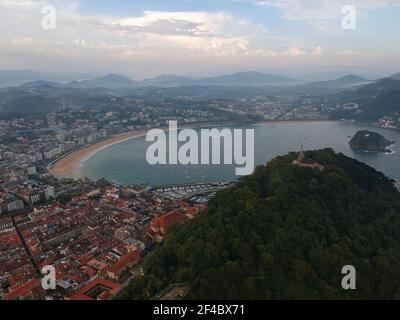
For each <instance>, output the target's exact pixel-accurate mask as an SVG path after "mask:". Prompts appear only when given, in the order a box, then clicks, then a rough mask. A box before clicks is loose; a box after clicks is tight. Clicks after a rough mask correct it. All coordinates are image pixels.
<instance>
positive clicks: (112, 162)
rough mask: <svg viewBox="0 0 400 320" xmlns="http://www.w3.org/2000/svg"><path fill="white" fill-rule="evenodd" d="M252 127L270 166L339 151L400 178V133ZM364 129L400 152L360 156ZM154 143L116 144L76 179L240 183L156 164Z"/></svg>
mask: <svg viewBox="0 0 400 320" xmlns="http://www.w3.org/2000/svg"><path fill="white" fill-rule="evenodd" d="M232 128H233V127H232ZM235 128H243V129H244V127H235ZM252 128H254V129H255V160H256V164H264V163H265V162H266V161H268V160H270V159H272V158H274V157H276V156H278V155H284V154H287V153H288V152H290V151H294V150H299V148H300V146H301V145H302V144H303V145H304V147H305V149H320V148H325V147H331V148H333V149H334V150H335V151H336V152H342V153H344V154H346V155H348V156H350V157H352V158H356V159H358V160H360V161H362V162H365V163H367V164H369V165H370V166H372V167H374V168H376V169H377V170H379V171H382V172H384V173H385V174H386V175H388V176H389V177H392V178H395V179H400V152H397V149H398V146H399V145H400V131H396V130H389V129H380V128H375V127H369V126H366V125H358V124H353V123H344V122H320V123H271V124H263V125H260V126H255V127H252ZM220 129H221V128H220ZM363 129H369V130H373V131H376V132H379V133H380V134H382V135H384V136H385V137H386V138H387V139H388V140H391V141H397V142H398V143H396V145H395V146H394V147H392V148H391V149H392V150H393V151H394V153H392V154H364V153H361V154H360V153H354V152H353V151H352V150H351V149H350V148H349V146H348V141H349V137H351V136H353V135H354V134H355V133H356V132H357V131H358V130H363ZM150 144H151V142H146V140H145V138H144V137H141V138H136V139H132V140H128V141H125V142H122V143H120V144H116V145H112V146H110V147H108V148H106V149H103V150H101V151H99V152H97V153H96V154H94V155H93V156H92V157H90V158H88V159H87V160H86V161H84V162H82V163H81V164H80V165H79V166H77V168H76V169H75V177H89V178H92V179H97V178H100V177H105V178H107V179H109V180H111V181H116V182H118V183H122V184H140V183H147V184H149V185H162V184H175V183H189V182H200V181H215V180H235V179H236V176H235V166H230V165H228V166H227V165H218V166H216V165H188V166H182V165H165V166H164V165H156V166H151V165H149V164H147V162H146V158H145V155H146V150H147V147H148V146H149V145H150Z"/></svg>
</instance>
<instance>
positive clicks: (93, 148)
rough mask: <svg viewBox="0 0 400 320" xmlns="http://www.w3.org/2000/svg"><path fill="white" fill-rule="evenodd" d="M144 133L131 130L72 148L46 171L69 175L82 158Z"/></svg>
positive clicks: (58, 175)
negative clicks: (75, 148) (78, 147)
mask: <svg viewBox="0 0 400 320" xmlns="http://www.w3.org/2000/svg"><path fill="white" fill-rule="evenodd" d="M144 135H146V131H144V130H141V131H132V132H128V133H124V134H122V135H119V136H115V137H112V138H109V139H105V140H102V141H99V142H97V143H94V144H91V145H87V146H84V147H82V148H80V149H77V150H73V151H72V152H70V153H68V154H66V155H64V156H62V157H60V158H58V159H56V160H54V161H53V162H52V163H51V164H50V165H49V166H48V171H49V172H50V173H51V174H52V175H53V176H55V177H57V178H65V177H71V176H72V175H73V171H74V168H75V167H76V166H77V165H78V164H79V163H80V162H82V160H84V159H88V158H89V157H91V156H92V155H94V154H95V153H96V152H99V151H101V150H103V149H105V148H108V147H110V146H112V145H114V144H117V143H121V142H124V141H127V140H130V139H134V138H139V137H142V136H144Z"/></svg>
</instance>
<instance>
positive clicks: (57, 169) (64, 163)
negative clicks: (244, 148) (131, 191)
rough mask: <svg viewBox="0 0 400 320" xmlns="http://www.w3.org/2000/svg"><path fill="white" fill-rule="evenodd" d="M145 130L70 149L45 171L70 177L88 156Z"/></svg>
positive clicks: (200, 125) (185, 126) (141, 133)
mask: <svg viewBox="0 0 400 320" xmlns="http://www.w3.org/2000/svg"><path fill="white" fill-rule="evenodd" d="M222 124H224V123H222V122H221V123H214V124H204V123H196V124H193V125H183V126H181V128H198V127H206V126H210V125H222ZM149 130H151V129H149ZM147 131H148V130H140V131H132V132H128V133H124V134H122V135H119V136H115V137H112V138H109V139H105V140H102V141H99V142H97V143H94V144H91V145H87V146H84V147H81V148H79V149H76V150H72V151H71V152H70V153H67V154H65V155H63V156H61V157H60V158H58V159H55V160H54V161H53V162H51V163H50V164H49V165H48V167H47V171H48V172H49V173H50V174H52V175H53V176H54V177H56V178H71V177H73V173H74V170H75V168H76V166H78V165H79V164H80V163H82V161H84V160H86V159H88V158H90V157H91V156H93V155H94V154H95V153H97V152H99V151H101V150H103V149H105V148H108V147H110V146H112V145H114V144H118V143H121V142H124V141H128V140H131V139H134V138H139V137H143V136H145V135H146V133H147Z"/></svg>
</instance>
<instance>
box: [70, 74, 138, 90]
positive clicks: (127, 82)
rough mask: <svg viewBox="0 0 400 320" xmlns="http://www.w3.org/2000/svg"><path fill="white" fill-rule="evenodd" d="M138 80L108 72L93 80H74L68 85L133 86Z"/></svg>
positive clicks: (115, 87) (78, 86)
mask: <svg viewBox="0 0 400 320" xmlns="http://www.w3.org/2000/svg"><path fill="white" fill-rule="evenodd" d="M136 84H137V82H136V81H134V80H132V79H129V78H127V77H124V76H121V75H118V74H108V75H105V76H103V77H100V78H95V79H92V80H82V81H72V82H70V83H69V84H68V85H67V86H68V87H73V88H107V89H118V88H132V87H134V86H135V85H136Z"/></svg>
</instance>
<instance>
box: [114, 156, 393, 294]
mask: <svg viewBox="0 0 400 320" xmlns="http://www.w3.org/2000/svg"><path fill="white" fill-rule="evenodd" d="M305 155H306V159H305V161H306V162H305V163H307V164H310V163H313V162H314V161H316V162H318V163H319V165H321V166H320V167H318V168H315V169H313V168H309V167H301V166H295V165H293V164H292V162H293V160H295V159H296V158H297V153H291V154H289V155H287V156H284V157H278V158H275V159H274V160H272V161H270V162H269V163H268V164H267V165H266V166H260V167H257V169H256V171H255V173H254V174H253V175H251V176H248V177H246V178H244V179H243V180H242V181H241V182H239V183H238V184H237V185H236V186H235V187H233V188H231V189H228V190H225V191H222V192H219V193H218V194H217V196H216V198H215V199H214V200H212V201H211V202H210V204H209V208H208V209H207V211H206V212H205V213H203V214H201V215H199V216H198V217H197V218H196V219H194V220H193V221H190V222H187V223H186V224H185V225H183V226H176V227H174V228H173V230H170V232H169V234H168V236H167V237H166V239H165V241H164V242H163V244H162V245H160V246H159V247H158V248H157V249H156V250H155V252H154V253H153V254H151V256H149V258H148V259H147V261H146V262H145V266H144V270H145V275H144V276H141V277H139V278H135V279H134V281H133V282H132V283H131V285H130V286H129V287H128V288H127V289H125V290H124V291H123V292H122V293H121V294H120V295H119V297H118V298H120V299H148V298H151V297H153V296H154V295H156V294H157V293H158V292H160V291H161V290H163V289H165V288H166V287H168V285H170V284H174V283H191V284H192V285H193V286H192V290H191V291H190V293H189V295H188V296H187V298H192V299H200V298H201V299H238V298H239V299H240V298H244V299H299V298H322V299H328V298H329V299H330V298H333V299H337V298H356V299H358V298H367V299H370V298H389V299H393V298H397V299H400V272H399V270H400V215H399V213H400V199H399V194H398V192H397V191H396V190H395V188H394V187H393V182H392V181H391V180H390V179H388V178H386V177H385V176H384V175H383V174H381V173H379V172H377V171H376V170H374V169H372V168H370V167H369V166H367V165H365V164H363V163H360V162H358V161H356V160H353V159H350V158H348V157H346V156H344V155H342V154H335V153H334V152H333V151H332V150H331V149H325V150H319V151H310V152H306V153H305ZM322 166H323V170H321V169H320V168H321V167H322ZM345 265H353V266H354V267H355V268H356V270H357V289H356V290H349V291H345V290H343V289H342V287H341V281H342V277H343V275H342V274H341V270H342V267H343V266H345Z"/></svg>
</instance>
